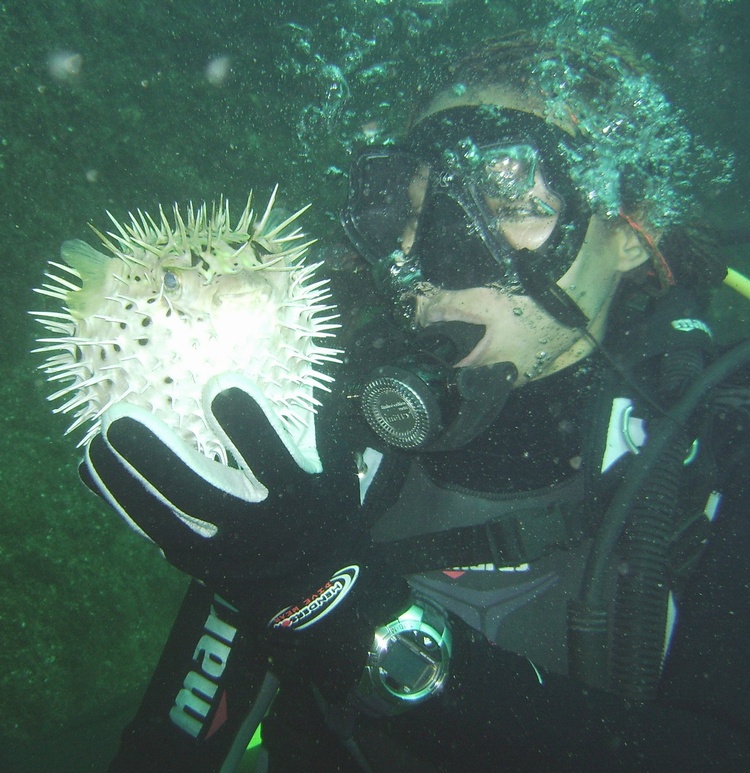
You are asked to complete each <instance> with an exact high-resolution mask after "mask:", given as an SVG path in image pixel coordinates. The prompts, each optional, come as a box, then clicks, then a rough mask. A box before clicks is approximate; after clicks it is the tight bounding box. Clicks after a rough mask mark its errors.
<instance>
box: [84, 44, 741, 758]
mask: <svg viewBox="0 0 750 773" xmlns="http://www.w3.org/2000/svg"><path fill="white" fill-rule="evenodd" d="M702 158H703V156H701V154H700V153H699V152H698V151H697V150H696V149H695V145H693V144H691V139H690V138H689V135H687V134H686V132H685V131H684V129H683V128H682V126H681V123H680V115H679V113H678V112H677V111H675V110H674V109H672V108H671V106H670V105H669V103H668V102H667V101H666V100H665V98H664V97H663V94H662V92H661V91H659V89H658V87H657V86H656V85H655V84H654V82H653V80H652V77H651V75H650V74H649V73H648V72H647V71H646V70H644V69H643V67H642V65H641V64H639V62H638V60H637V59H636V58H635V56H634V55H633V54H632V53H631V52H630V50H629V49H628V48H627V47H625V46H623V45H622V44H618V43H615V42H614V41H613V39H612V37H611V36H610V35H609V34H608V33H606V34H605V33H602V34H597V35H592V34H589V35H588V36H582V35H575V34H568V33H561V32H560V31H559V30H551V31H547V32H543V33H526V32H524V33H519V34H516V35H513V36H511V37H508V38H505V39H501V40H498V41H495V42H493V43H490V44H487V45H486V46H484V47H483V48H481V50H478V51H476V52H474V53H473V54H472V55H471V56H469V57H468V58H466V59H464V60H462V61H461V62H459V63H458V64H456V65H454V66H453V68H452V69H451V70H450V72H449V73H448V75H447V76H446V78H445V80H444V81H442V82H441V83H439V84H438V85H437V86H435V87H433V88H432V89H431V90H430V91H429V93H426V94H424V95H422V100H421V103H420V106H419V107H418V109H417V110H416V112H415V117H414V118H413V120H412V122H411V125H410V128H409V130H408V133H407V134H406V136H405V138H404V140H403V142H402V143H400V144H390V145H386V146H383V147H377V146H372V145H371V146H368V147H366V148H365V149H364V150H363V151H362V152H361V153H360V154H359V155H358V156H357V157H356V158H355V159H354V162H353V165H352V172H351V179H350V191H349V196H348V200H347V202H346V206H345V209H344V212H343V216H342V222H343V226H344V230H345V232H346V234H347V235H348V237H349V239H350V240H351V242H352V244H353V245H354V248H355V249H356V250H357V252H358V253H359V254H360V255H361V256H362V258H364V260H365V261H366V262H367V263H368V264H369V265H370V266H371V268H372V275H373V277H374V280H375V283H376V284H377V287H378V289H379V292H380V293H381V297H382V299H383V308H384V309H387V311H384V312H383V313H382V314H380V315H379V316H376V318H375V319H374V320H372V321H371V322H370V323H368V324H363V325H361V326H359V327H357V328H356V330H354V332H349V333H348V334H347V341H346V349H347V351H346V362H345V364H344V365H343V366H342V368H341V369H340V371H339V372H338V373H337V382H336V385H335V387H334V392H333V393H332V394H330V395H327V396H326V397H324V398H322V402H323V405H322V407H321V409H320V411H319V415H318V417H317V422H316V433H317V442H318V448H319V453H320V457H321V460H322V463H323V471H322V472H321V473H319V474H316V475H311V474H308V473H307V472H303V471H302V470H301V469H300V467H299V466H298V465H297V463H296V462H295V449H294V448H293V447H292V441H291V440H290V439H289V437H288V436H287V435H286V434H285V433H284V430H283V428H280V427H279V422H278V421H275V420H274V416H273V411H272V408H270V406H269V405H268V404H267V403H266V401H265V398H264V397H263V395H262V394H261V393H260V392H259V390H258V389H257V387H255V385H253V384H252V383H249V382H243V381H241V380H240V379H238V378H236V377H234V376H231V375H230V376H227V377H226V378H223V379H218V380H215V381H214V382H213V383H214V388H213V391H212V392H211V394H208V395H207V396H206V402H207V404H208V405H210V409H211V413H212V415H213V418H214V419H215V421H216V423H217V425H218V426H219V427H221V428H222V431H223V432H224V433H225V434H226V436H227V437H228V438H229V440H230V442H231V444H232V447H233V448H234V449H235V457H236V458H237V459H239V460H243V463H246V464H247V466H249V467H250V468H251V469H252V470H253V472H254V474H255V475H256V476H257V478H258V479H259V480H260V481H261V482H262V483H263V484H264V485H265V487H266V488H267V489H268V496H267V498H266V499H265V500H264V501H262V502H252V503H251V502H248V501H245V500H243V499H242V497H241V496H240V495H239V494H237V493H236V491H235V492H234V493H232V490H231V488H230V487H229V486H226V485H225V484H224V482H223V480H224V479H223V478H222V477H221V476H220V475H219V474H218V473H217V471H216V467H217V464H216V463H214V462H211V461H209V460H204V461H199V460H197V459H196V458H195V455H194V454H190V453H188V452H187V451H186V450H185V448H184V447H183V444H182V441H180V440H178V439H177V438H175V437H174V435H172V433H170V432H169V431H168V430H166V429H159V428H158V427H156V425H154V424H150V425H148V426H146V424H144V423H143V422H142V421H140V419H139V418H138V417H137V416H135V415H129V414H128V412H127V408H125V409H120V411H119V412H118V414H117V415H116V416H115V417H114V418H112V419H111V420H110V421H106V422H105V425H104V426H105V428H104V430H103V432H102V434H101V435H99V436H97V437H95V438H94V439H93V440H92V442H91V443H90V445H89V447H88V449H87V452H86V457H85V460H84V463H83V464H82V466H81V474H82V476H83V478H84V480H85V482H86V483H87V484H88V485H89V486H90V487H91V488H92V489H94V491H96V492H97V493H98V494H99V495H101V496H102V497H104V499H106V500H107V501H108V502H109V503H110V504H112V505H113V506H114V507H115V509H116V510H117V511H118V512H119V513H120V514H121V515H123V516H124V517H125V518H126V519H127V521H128V522H129V523H130V524H131V525H132V526H134V527H135V528H136V530H138V531H139V532H141V533H144V534H145V535H147V536H148V537H149V538H150V539H151V540H152V541H153V542H154V543H156V545H157V546H158V547H159V548H160V549H161V550H162V551H163V553H164V555H165V557H166V558H167V560H168V561H170V562H171V563H172V564H174V565H175V566H176V567H178V568H180V569H181V570H183V571H184V572H186V573H188V574H189V575H190V576H192V577H193V578H195V579H194V581H193V582H192V584H191V585H190V588H189V590H188V592H187V595H186V598H185V601H184V603H183V605H182V607H181V610H180V612H179V614H178V617H177V620H176V622H175V625H174V627H173V630H172V633H171V635H170V637H169V639H168V641H167V643H166V646H165V649H164V652H163V654H162V657H161V660H160V661H159V664H158V666H157V668H156V671H155V673H154V676H153V678H152V680H151V683H150V685H149V687H148V689H147V692H146V694H145V696H144V698H143V701H142V703H141V706H140V708H139V710H138V712H137V714H136V716H135V717H134V719H133V720H132V722H131V723H130V724H129V725H128V727H127V728H126V729H125V731H124V733H123V736H122V740H121V745H120V749H119V752H118V754H117V757H116V759H115V760H114V761H113V762H112V765H111V768H110V770H111V771H114V772H115V773H117V772H119V771H122V772H123V773H124V772H126V771H127V773H133V771H139V773H148V771H153V772H154V773H156V772H157V771H158V773H168V772H169V771H180V772H182V773H190V771H194V772H195V773H210V772H211V771H216V772H218V771H221V772H222V773H228V772H229V771H234V770H238V769H240V768H242V766H243V765H244V764H245V763H243V761H242V758H243V754H244V752H245V748H246V747H247V744H248V742H249V740H250V738H251V737H252V736H253V734H254V733H255V731H256V730H257V728H258V727H259V726H260V725H261V723H262V738H263V747H262V750H261V751H260V752H258V753H257V754H256V758H257V760H256V763H257V764H256V766H255V770H257V771H265V770H268V771H282V772H285V771H299V770H304V771H321V772H322V771H325V772H326V773H333V772H334V771H385V770H387V771H401V770H409V771H421V770H431V771H433V770H442V771H456V770H468V769H485V770H486V769H492V770H494V769H503V770H509V771H522V770H539V769H550V770H571V771H585V770H592V771H593V770H603V769H607V770H628V771H632V770H656V769H664V770H677V769H681V770H719V769H721V770H740V769H742V770H745V769H747V767H748V764H750V735H749V732H750V669H748V668H747V663H746V651H747V637H748V636H749V635H750V590H749V589H750V561H748V559H747V555H748V550H750V523H749V522H748V519H747V518H746V517H745V513H744V509H745V508H744V505H743V504H742V502H743V501H744V497H745V495H746V493H747V492H746V484H745V478H746V476H745V474H744V469H745V467H744V465H745V464H746V460H747V456H748V450H750V446H749V445H748V443H747V434H746V433H747V422H748V415H747V384H746V383H743V382H742V378H743V370H742V367H743V366H744V365H746V364H747V362H748V361H749V360H750V347H748V345H747V344H741V345H740V346H739V347H738V348H737V349H735V350H732V351H731V352H729V353H727V354H722V355H721V356H718V355H717V353H716V352H714V345H713V340H712V334H711V330H710V328H709V326H708V325H707V323H706V322H705V320H704V319H703V314H704V313H705V302H706V294H707V293H706V291H707V289H708V288H710V286H712V285H715V284H718V283H720V282H721V281H722V280H723V278H724V276H725V274H726V266H722V265H721V264H720V263H718V262H717V258H716V254H715V250H714V245H713V243H712V242H711V239H710V238H709V237H708V236H705V235H701V234H699V233H698V232H697V231H695V230H694V229H691V228H686V227H684V223H685V222H689V221H687V217H688V212H689V209H688V205H689V202H688V200H687V195H688V193H689V186H688V183H689V182H690V180H691V179H693V177H692V176H694V173H695V171H696V170H695V169H694V167H695V166H696V165H698V164H699V163H701V159H702ZM338 300H339V301H340V302H344V303H345V302H346V299H345V298H339V299H338ZM744 374H745V376H744V378H745V381H747V369H745V371H744ZM241 466H242V465H238V467H241ZM234 472H236V473H237V474H239V471H238V470H234Z"/></svg>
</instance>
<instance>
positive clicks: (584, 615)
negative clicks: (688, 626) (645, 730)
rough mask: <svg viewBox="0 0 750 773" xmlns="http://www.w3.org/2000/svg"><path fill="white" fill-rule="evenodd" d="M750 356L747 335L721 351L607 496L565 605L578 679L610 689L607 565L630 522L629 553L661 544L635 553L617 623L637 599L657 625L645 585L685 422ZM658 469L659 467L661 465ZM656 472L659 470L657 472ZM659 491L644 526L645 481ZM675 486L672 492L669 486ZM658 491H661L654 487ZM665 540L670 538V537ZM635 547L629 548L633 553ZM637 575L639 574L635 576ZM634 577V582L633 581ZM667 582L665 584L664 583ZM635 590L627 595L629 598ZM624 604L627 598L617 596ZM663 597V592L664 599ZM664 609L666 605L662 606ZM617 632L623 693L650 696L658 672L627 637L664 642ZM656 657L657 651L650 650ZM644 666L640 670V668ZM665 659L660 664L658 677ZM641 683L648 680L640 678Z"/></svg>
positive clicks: (653, 574) (656, 559)
mask: <svg viewBox="0 0 750 773" xmlns="http://www.w3.org/2000/svg"><path fill="white" fill-rule="evenodd" d="M748 363H750V340H747V341H743V342H741V343H739V344H738V345H736V346H735V347H734V348H732V349H731V350H729V351H728V352H727V353H725V354H724V355H722V356H721V357H720V358H719V359H717V360H716V361H715V362H714V363H712V364H711V365H710V366H709V367H707V368H706V370H705V371H704V372H703V373H702V374H701V375H700V376H699V377H698V378H697V379H696V380H695V381H694V383H693V384H692V385H691V386H690V388H689V389H688V390H687V392H686V393H685V395H684V397H682V399H681V400H680V401H679V402H678V403H676V404H675V405H674V407H673V408H672V409H671V410H670V411H668V412H667V414H666V415H665V417H664V418H663V419H662V420H661V421H660V423H659V425H658V426H657V427H656V428H655V430H654V432H653V434H652V435H651V437H650V438H649V441H648V443H647V444H646V446H645V448H644V449H643V450H642V452H641V453H640V454H639V455H638V456H636V457H635V459H634V460H633V464H632V466H631V468H630V471H629V472H628V474H627V476H626V478H625V480H624V482H623V484H622V485H621V486H620V488H619V490H618V491H617V493H616V495H615V497H614V498H613V500H612V502H611V503H610V505H609V507H608V508H607V511H606V512H605V514H604V517H603V519H602V523H601V526H600V527H599V529H598V531H597V535H596V537H595V538H594V543H593V545H592V548H591V551H590V553H589V557H588V561H587V564H586V567H585V570H584V575H583V580H582V583H581V593H580V596H579V598H578V599H575V600H573V601H571V602H570V603H569V606H568V651H569V662H570V672H571V676H573V677H575V678H578V679H580V680H582V681H584V682H586V683H587V684H590V685H594V686H598V687H602V688H607V687H610V684H609V669H608V665H607V648H608V637H609V633H608V613H607V605H606V604H605V601H604V595H605V593H604V591H605V583H606V580H607V577H608V571H607V570H608V567H609V562H610V558H611V556H612V555H613V554H614V550H615V548H616V547H617V545H618V542H619V541H620V538H621V536H622V535H623V532H624V530H625V527H626V524H628V523H629V522H630V523H633V524H634V527H633V528H634V531H633V533H632V534H631V535H630V536H629V539H631V540H633V541H631V545H630V548H628V547H627V546H626V548H625V550H626V553H627V554H628V555H631V556H635V554H636V553H638V552H639V551H641V550H642V549H643V548H644V542H648V541H649V540H651V539H656V540H658V541H659V543H660V547H658V548H655V549H654V550H652V549H651V547H650V546H649V547H648V549H646V550H644V551H643V553H642V555H641V557H640V558H638V560H637V562H636V566H635V567H630V568H631V569H633V570H634V573H633V578H632V580H631V579H628V580H627V581H626V582H625V584H624V586H623V593H624V594H625V598H626V602H625V603H626V609H625V618H624V619H623V622H622V623H620V625H621V626H622V625H625V626H627V625H628V624H629V622H628V621H629V617H630V615H631V614H632V613H634V612H633V610H634V605H635V606H639V605H642V606H644V615H645V617H644V620H646V619H648V620H650V621H651V622H650V623H644V625H646V626H647V627H649V626H650V627H652V628H654V629H655V626H656V624H655V623H654V620H653V617H652V614H651V612H647V611H645V607H649V608H650V607H652V606H653V605H654V604H655V603H656V602H655V599H654V598H652V597H651V596H650V595H649V593H648V592H647V591H646V590H645V589H646V587H647V586H648V585H653V583H654V582H656V583H657V584H658V583H659V582H660V579H659V578H660V575H661V572H662V569H659V568H658V565H659V564H662V565H663V561H662V558H663V557H662V556H661V555H660V552H661V551H662V550H665V549H666V542H665V539H664V528H665V523H664V522H666V521H670V523H671V518H670V517H668V515H665V511H664V508H668V507H669V500H670V499H671V497H672V496H676V490H677V481H675V480H673V478H674V477H675V475H676V474H677V473H678V470H677V467H678V462H679V466H681V465H682V461H683V459H684V458H685V444H684V442H682V440H681V436H682V434H683V432H684V429H685V426H686V424H687V422H688V421H689V420H690V417H691V416H692V414H693V413H694V412H695V410H696V409H697V407H698V406H699V404H700V403H701V402H702V401H703V400H704V398H705V396H706V394H707V393H708V392H709V391H710V390H711V389H712V388H714V387H715V386H717V385H718V384H720V383H721V382H722V381H724V379H726V378H727V376H729V375H730V374H732V373H734V372H735V371H736V370H738V369H740V368H741V367H743V366H744V365H746V364H748ZM662 468H663V471H662V474H661V476H660V475H659V474H657V473H658V472H659V471H660V470H662ZM654 476H656V477H654ZM647 487H648V488H649V489H650V490H652V491H653V492H655V494H656V496H657V497H658V499H659V502H658V503H653V507H650V506H649V505H648V503H645V504H644V507H645V509H646V510H648V512H643V513H641V512H638V513H636V514H635V515H636V516H637V518H641V517H643V518H644V523H643V524H642V525H637V524H636V523H635V521H636V518H635V517H633V518H631V514H632V513H633V510H634V507H635V504H636V502H637V501H638V498H639V493H640V492H641V491H642V490H644V489H645V488H647ZM671 490H674V494H671V493H670V491H671ZM657 492H659V493H657ZM667 539H668V537H667ZM628 551H630V552H628ZM637 575H640V576H637ZM631 582H632V583H633V584H632V586H631V587H630V588H628V585H629V584H630V583H631ZM662 584H664V586H665V588H666V584H665V583H662ZM628 596H630V598H629V599H627V597H628ZM619 601H620V603H621V604H622V601H623V598H620V599H619ZM659 601H660V602H661V603H663V601H664V598H663V597H662V598H661V599H659ZM662 610H663V607H662ZM660 621H661V622H660V623H659V624H658V625H659V628H660V630H659V634H658V635H659V637H660V643H661V642H663V636H664V628H663V612H662V614H661V615H660ZM620 633H622V634H623V636H624V641H625V642H626V644H624V645H623V646H622V647H621V649H620V652H619V653H618V656H617V657H618V658H619V661H618V664H617V669H618V676H617V677H616V678H617V679H624V681H625V682H627V683H628V685H627V687H623V690H624V691H626V692H630V691H632V692H634V693H635V695H633V696H632V697H639V699H644V700H645V699H646V698H642V697H641V696H642V695H644V694H646V695H651V694H653V689H654V687H655V682H654V680H653V677H649V678H646V679H644V677H643V675H644V674H645V673H646V670H648V671H649V672H653V670H654V664H653V662H652V663H651V664H650V665H649V666H648V667H647V666H646V664H645V663H642V657H641V655H642V653H640V652H635V651H632V652H629V651H628V650H629V648H630V642H629V641H628V640H631V641H632V640H633V638H634V637H637V636H644V635H645V636H646V639H645V641H646V644H645V645H644V647H649V646H650V647H651V648H652V650H654V651H655V652H657V653H658V656H659V659H660V658H661V651H662V648H661V646H657V647H655V648H654V646H653V645H654V637H655V636H656V633H655V630H654V631H651V632H650V633H648V634H644V632H643V631H640V632H639V631H635V630H633V629H632V628H631V630H630V632H623V630H622V628H621V629H620ZM649 657H650V658H651V660H652V661H653V656H649ZM641 666H643V670H641ZM659 670H660V662H659V663H658V664H656V672H657V676H656V680H658V672H659ZM641 682H644V684H639V683H641Z"/></svg>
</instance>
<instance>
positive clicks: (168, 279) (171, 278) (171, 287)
mask: <svg viewBox="0 0 750 773" xmlns="http://www.w3.org/2000/svg"><path fill="white" fill-rule="evenodd" d="M163 281H164V289H165V290H166V291H167V292H168V293H172V292H175V291H176V290H179V289H180V280H179V278H178V277H177V274H175V273H174V272H173V271H165V272H164V280H163Z"/></svg>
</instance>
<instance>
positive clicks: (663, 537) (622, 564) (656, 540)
mask: <svg viewBox="0 0 750 773" xmlns="http://www.w3.org/2000/svg"><path fill="white" fill-rule="evenodd" d="M688 445H689V444H688V442H687V441H686V439H685V436H684V434H681V436H680V438H679V439H678V441H677V442H675V443H673V444H672V445H671V446H669V447H668V448H667V449H666V451H665V452H664V453H663V454H662V455H661V458H660V459H659V465H658V467H657V468H656V469H655V470H654V471H653V475H651V477H650V478H649V481H648V484H647V486H646V487H645V488H644V489H643V491H642V492H641V494H640V496H639V497H638V500H637V502H636V503H635V505H634V507H633V509H632V514H631V517H630V519H629V521H628V524H627V526H626V527H625V531H624V533H623V536H622V539H621V540H620V542H619V543H618V547H619V555H618V567H617V591H616V594H615V607H614V614H613V619H612V633H613V638H612V661H611V676H610V681H611V685H610V686H611V688H612V689H613V691H614V692H616V693H617V694H618V695H621V696H623V697H625V698H632V699H633V700H638V701H648V700H653V699H654V698H655V697H656V688H657V686H658V684H659V678H660V676H661V661H662V655H663V651H664V634H665V630H666V610H667V607H668V596H669V583H668V576H667V564H668V558H669V543H670V540H671V538H672V536H673V534H674V532H675V513H676V511H677V498H678V495H679V491H680V483H681V481H682V476H683V470H684V459H685V456H686V455H687V450H688Z"/></svg>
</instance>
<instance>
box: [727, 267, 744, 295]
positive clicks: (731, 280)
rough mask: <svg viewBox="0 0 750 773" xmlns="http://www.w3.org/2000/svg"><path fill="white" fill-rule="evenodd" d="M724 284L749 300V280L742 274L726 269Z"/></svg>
mask: <svg viewBox="0 0 750 773" xmlns="http://www.w3.org/2000/svg"><path fill="white" fill-rule="evenodd" d="M724 284H725V285H728V286H729V287H731V288H732V289H733V290H736V291H737V292H738V293H739V294H740V295H744V296H745V298H747V299H748V300H750V278H748V277H746V276H745V275H744V274H740V272H739V271H736V270H735V269H733V268H727V275H726V276H725V277H724Z"/></svg>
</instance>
